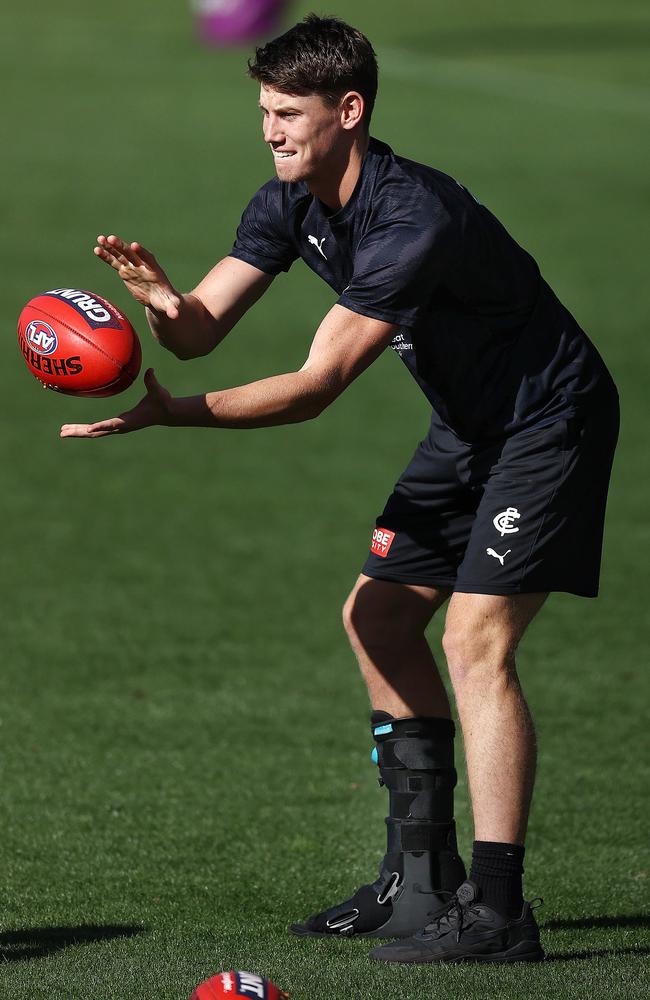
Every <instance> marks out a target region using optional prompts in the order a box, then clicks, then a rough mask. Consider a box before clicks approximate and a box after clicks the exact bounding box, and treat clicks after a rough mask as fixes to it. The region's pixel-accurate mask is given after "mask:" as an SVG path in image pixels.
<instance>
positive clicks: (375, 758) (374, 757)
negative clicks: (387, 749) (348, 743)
mask: <svg viewBox="0 0 650 1000" xmlns="http://www.w3.org/2000/svg"><path fill="white" fill-rule="evenodd" d="M370 760H371V761H372V762H373V764H379V754H378V753H377V747H373V748H372V753H371V754H370Z"/></svg>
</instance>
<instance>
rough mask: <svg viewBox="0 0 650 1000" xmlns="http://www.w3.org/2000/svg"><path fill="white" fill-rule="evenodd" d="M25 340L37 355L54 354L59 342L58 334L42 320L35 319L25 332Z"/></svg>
mask: <svg viewBox="0 0 650 1000" xmlns="http://www.w3.org/2000/svg"><path fill="white" fill-rule="evenodd" d="M25 340H26V341H27V343H28V344H29V346H30V347H31V349H32V350H33V351H35V352H36V354H54V352H55V351H56V349H57V347H58V346H59V342H58V340H57V338H56V333H55V332H54V330H53V329H52V327H51V326H50V325H49V323H44V322H43V320H41V319H33V320H32V321H31V323H29V324H28V326H27V329H26V330H25Z"/></svg>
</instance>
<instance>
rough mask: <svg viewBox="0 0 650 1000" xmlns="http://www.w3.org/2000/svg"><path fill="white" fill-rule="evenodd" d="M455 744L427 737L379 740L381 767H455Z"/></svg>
mask: <svg viewBox="0 0 650 1000" xmlns="http://www.w3.org/2000/svg"><path fill="white" fill-rule="evenodd" d="M453 753H454V751H453V744H452V743H451V742H450V741H447V742H445V741H440V740H432V739H426V738H420V739H411V740H400V739H387V740H382V741H381V742H379V741H378V742H377V755H378V763H379V766H380V767H408V768H410V769H411V770H413V771H431V770H433V769H435V768H444V767H453V763H454V757H453Z"/></svg>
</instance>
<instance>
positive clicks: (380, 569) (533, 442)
mask: <svg viewBox="0 0 650 1000" xmlns="http://www.w3.org/2000/svg"><path fill="white" fill-rule="evenodd" d="M618 425H619V410H618V395H617V393H616V390H615V388H614V386H613V384H611V383H610V384H609V385H608V386H606V387H605V388H603V387H601V390H600V392H599V393H598V395H597V396H594V397H592V398H591V400H590V402H589V405H584V406H583V407H582V408H581V410H580V412H579V413H575V414H573V415H571V416H569V417H567V418H566V419H560V420H556V421H555V422H554V423H551V424H550V425H546V426H537V427H532V428H528V429H526V430H523V431H520V432H518V433H515V434H511V435H510V436H508V437H507V438H505V439H502V440H500V441H497V442H492V443H490V444H484V445H478V444H476V443H474V444H468V443H466V442H463V441H460V440H459V438H458V437H456V435H455V434H454V433H453V432H452V431H450V430H449V428H448V427H446V426H445V425H444V424H442V423H441V422H440V421H438V419H437V417H436V416H435V415H434V420H433V422H432V424H431V429H430V431H429V434H428V435H427V437H426V438H425V439H424V441H421V442H420V444H419V445H418V448H417V450H416V452H415V454H414V456H413V458H412V459H411V462H410V463H409V465H408V467H407V469H406V470H405V472H404V473H403V475H402V476H401V477H400V479H399V481H398V482H397V484H396V485H395V489H394V491H393V493H392V495H391V496H390V498H389V500H388V502H387V504H386V506H385V508H384V511H383V513H382V514H381V516H380V517H378V518H377V522H376V527H375V531H374V533H373V539H372V543H371V552H370V555H369V557H368V559H367V561H366V564H365V566H364V567H363V570H362V572H363V573H364V574H365V575H366V576H370V577H375V578H376V579H380V580H390V581H393V582H396V583H411V584H419V585H422V586H428V587H449V588H451V589H453V590H455V591H460V592H463V593H468V594H522V593H536V592H542V591H544V592H545V591H568V592H569V593H572V594H579V595H580V596H582V597H596V595H597V594H598V579H599V575H600V558H601V549H602V541H603V524H604V519H605V506H606V503H607V491H608V487H609V478H610V473H611V467H612V461H613V457H614V450H615V447H616V441H617V437H618Z"/></svg>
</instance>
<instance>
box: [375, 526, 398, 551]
mask: <svg viewBox="0 0 650 1000" xmlns="http://www.w3.org/2000/svg"><path fill="white" fill-rule="evenodd" d="M394 537H395V532H394V531H389V530H388V528H375V530H374V531H373V533H372V545H371V546H370V551H371V552H374V554H375V555H376V556H381V558H382V559H385V558H386V556H387V555H388V550H389V549H390V547H391V545H392V544H393V538H394Z"/></svg>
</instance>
